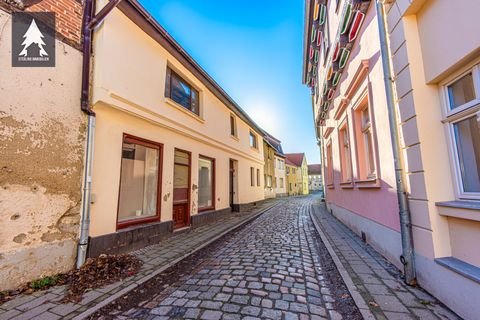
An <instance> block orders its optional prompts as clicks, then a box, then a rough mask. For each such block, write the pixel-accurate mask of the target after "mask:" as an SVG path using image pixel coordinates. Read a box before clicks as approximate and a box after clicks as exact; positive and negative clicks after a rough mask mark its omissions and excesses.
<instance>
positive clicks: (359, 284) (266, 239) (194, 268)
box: [0, 195, 459, 320]
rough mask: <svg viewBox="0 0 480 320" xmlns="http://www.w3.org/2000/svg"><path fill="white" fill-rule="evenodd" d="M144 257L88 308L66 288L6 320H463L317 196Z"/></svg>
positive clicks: (91, 295)
mask: <svg viewBox="0 0 480 320" xmlns="http://www.w3.org/2000/svg"><path fill="white" fill-rule="evenodd" d="M312 218H313V220H312ZM242 224H243V225H242ZM238 226H240V227H238ZM322 239H323V241H322ZM202 247H203V248H202ZM195 248H197V249H200V250H198V251H196V252H194V253H192V254H191V255H189V254H188V252H189V251H190V252H193V251H192V250H194V249H195ZM134 254H135V255H136V256H138V257H139V258H140V259H141V260H142V261H144V266H143V268H142V271H141V272H140V273H139V274H138V275H136V276H134V277H130V278H127V279H125V280H124V281H120V282H117V283H114V284H112V285H110V286H107V287H104V288H98V289H95V290H92V291H90V292H88V293H87V294H86V295H85V296H84V298H83V300H82V301H81V302H79V303H78V304H71V303H68V304H62V302H61V300H62V297H63V295H64V290H65V288H64V287H59V288H52V289H49V290H47V291H43V292H38V293H35V294H34V295H30V296H29V295H24V296H20V297H18V298H17V299H14V300H12V301H10V302H7V303H5V304H4V305H1V306H0V311H2V312H0V319H12V318H14V319H32V318H35V319H59V318H65V319H71V318H74V319H85V318H87V317H89V319H120V320H123V319H148V320H150V319H349V320H357V319H362V318H363V319H402V320H403V319H436V320H438V319H445V320H447V319H448V320H457V319H459V318H458V317H457V316H456V315H455V314H454V313H452V312H451V311H450V310H448V309H447V308H445V307H444V306H443V305H442V304H441V303H439V302H438V301H437V300H436V299H434V298H433V297H431V296H430V295H429V294H427V293H426V292H425V291H423V290H422V289H420V288H412V287H409V286H406V285H405V284H404V283H403V281H402V278H401V274H400V272H399V271H398V270H397V269H396V268H395V267H394V266H392V265H391V264H389V263H388V261H386V260H385V259H384V258H383V257H382V256H381V255H380V254H378V253H377V252H375V251H374V250H373V249H372V248H371V247H370V246H369V245H368V244H365V243H363V242H362V241H361V239H360V238H359V237H358V236H356V235H355V234H353V233H352V232H351V231H350V230H349V229H348V228H346V227H345V226H344V225H342V224H341V223H340V222H339V221H338V220H337V219H335V218H334V217H333V216H332V215H330V214H329V213H327V211H326V210H325V207H324V205H323V204H322V203H321V202H320V201H319V197H318V196H315V195H312V196H308V197H295V198H288V199H281V200H275V201H267V202H264V203H262V204H260V205H259V206H258V208H257V209H255V210H254V211H252V212H251V213H242V214H232V215H231V216H230V217H228V218H225V219H223V220H220V221H217V222H215V223H212V224H210V225H206V226H204V227H202V228H198V229H192V230H190V231H189V232H185V233H182V234H179V235H177V236H176V237H173V238H172V239H171V240H168V241H165V242H163V243H159V244H157V245H153V246H150V247H147V248H145V249H142V250H139V251H137V252H135V253H134Z"/></svg>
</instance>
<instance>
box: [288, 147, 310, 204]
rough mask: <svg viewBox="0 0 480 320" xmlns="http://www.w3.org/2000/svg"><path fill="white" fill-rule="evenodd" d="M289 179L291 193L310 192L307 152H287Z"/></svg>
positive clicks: (305, 193) (303, 193)
mask: <svg viewBox="0 0 480 320" xmlns="http://www.w3.org/2000/svg"><path fill="white" fill-rule="evenodd" d="M285 156H286V162H287V171H286V173H287V181H288V194H289V195H307V194H308V165H307V157H306V156H305V153H287V154H285Z"/></svg>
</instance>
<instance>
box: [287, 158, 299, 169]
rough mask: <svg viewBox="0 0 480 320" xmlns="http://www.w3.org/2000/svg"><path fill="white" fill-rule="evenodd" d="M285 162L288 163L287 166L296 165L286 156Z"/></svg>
mask: <svg viewBox="0 0 480 320" xmlns="http://www.w3.org/2000/svg"><path fill="white" fill-rule="evenodd" d="M285 164H286V165H288V166H293V167H296V166H297V165H296V164H295V163H293V162H292V161H290V160H288V158H285Z"/></svg>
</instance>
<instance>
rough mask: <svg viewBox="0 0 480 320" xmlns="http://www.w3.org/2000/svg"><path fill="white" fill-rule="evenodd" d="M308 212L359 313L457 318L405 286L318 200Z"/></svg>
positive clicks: (379, 316)
mask: <svg viewBox="0 0 480 320" xmlns="http://www.w3.org/2000/svg"><path fill="white" fill-rule="evenodd" d="M312 213H313V214H312V217H313V218H314V219H316V221H317V222H318V226H319V227H320V229H321V230H322V231H321V232H322V233H323V234H322V237H326V239H325V241H326V242H327V243H328V244H329V245H330V246H331V248H332V249H333V250H334V252H335V253H334V254H335V255H336V256H337V257H338V259H339V260H340V264H341V265H340V266H338V265H337V268H338V269H343V270H344V271H345V272H346V273H347V277H348V278H350V280H351V282H352V285H353V286H354V290H355V291H357V292H358V293H359V294H360V298H361V299H362V300H363V301H360V303H359V302H358V301H356V302H357V305H358V307H359V308H360V309H361V310H362V309H363V308H366V309H369V310H370V314H371V315H372V317H374V318H376V319H402V320H403V319H421V320H424V319H425V320H434V319H437V320H438V319H451V320H457V319H460V318H459V317H458V316H457V315H455V314H454V313H453V312H452V311H450V310H449V309H448V308H447V307H445V306H444V305H442V304H441V303H440V302H439V301H438V300H436V299H435V298H433V297H432V296H431V295H429V294H428V293H426V292H425V291H424V290H422V289H421V288H414V287H410V286H407V285H406V284H405V283H404V282H403V280H402V278H401V273H400V271H399V270H398V269H397V268H396V267H395V266H394V265H392V264H390V263H389V262H388V261H387V260H386V259H385V258H383V257H382V256H381V255H380V254H379V253H378V252H376V251H375V250H374V249H373V248H372V247H371V246H369V245H368V244H366V243H364V242H363V241H362V239H361V238H360V237H358V236H357V235H356V234H354V233H353V232H352V231H351V230H350V229H348V228H347V227H346V226H345V225H343V224H342V223H341V222H340V221H339V220H337V219H336V218H335V217H333V216H332V215H331V214H330V213H328V212H327V209H326V207H325V205H324V204H323V203H321V202H320V201H319V198H318V197H316V198H313V206H312ZM346 282H348V280H346ZM362 311H363V310H362Z"/></svg>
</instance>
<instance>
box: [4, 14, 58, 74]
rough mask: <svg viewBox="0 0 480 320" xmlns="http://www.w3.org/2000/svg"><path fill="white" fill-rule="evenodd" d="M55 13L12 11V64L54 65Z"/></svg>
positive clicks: (31, 65)
mask: <svg viewBox="0 0 480 320" xmlns="http://www.w3.org/2000/svg"><path fill="white" fill-rule="evenodd" d="M54 28H55V14H54V13H52V12H37V13H24V12H20V13H14V14H13V19H12V66H13V67H54V66H55V29H54Z"/></svg>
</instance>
